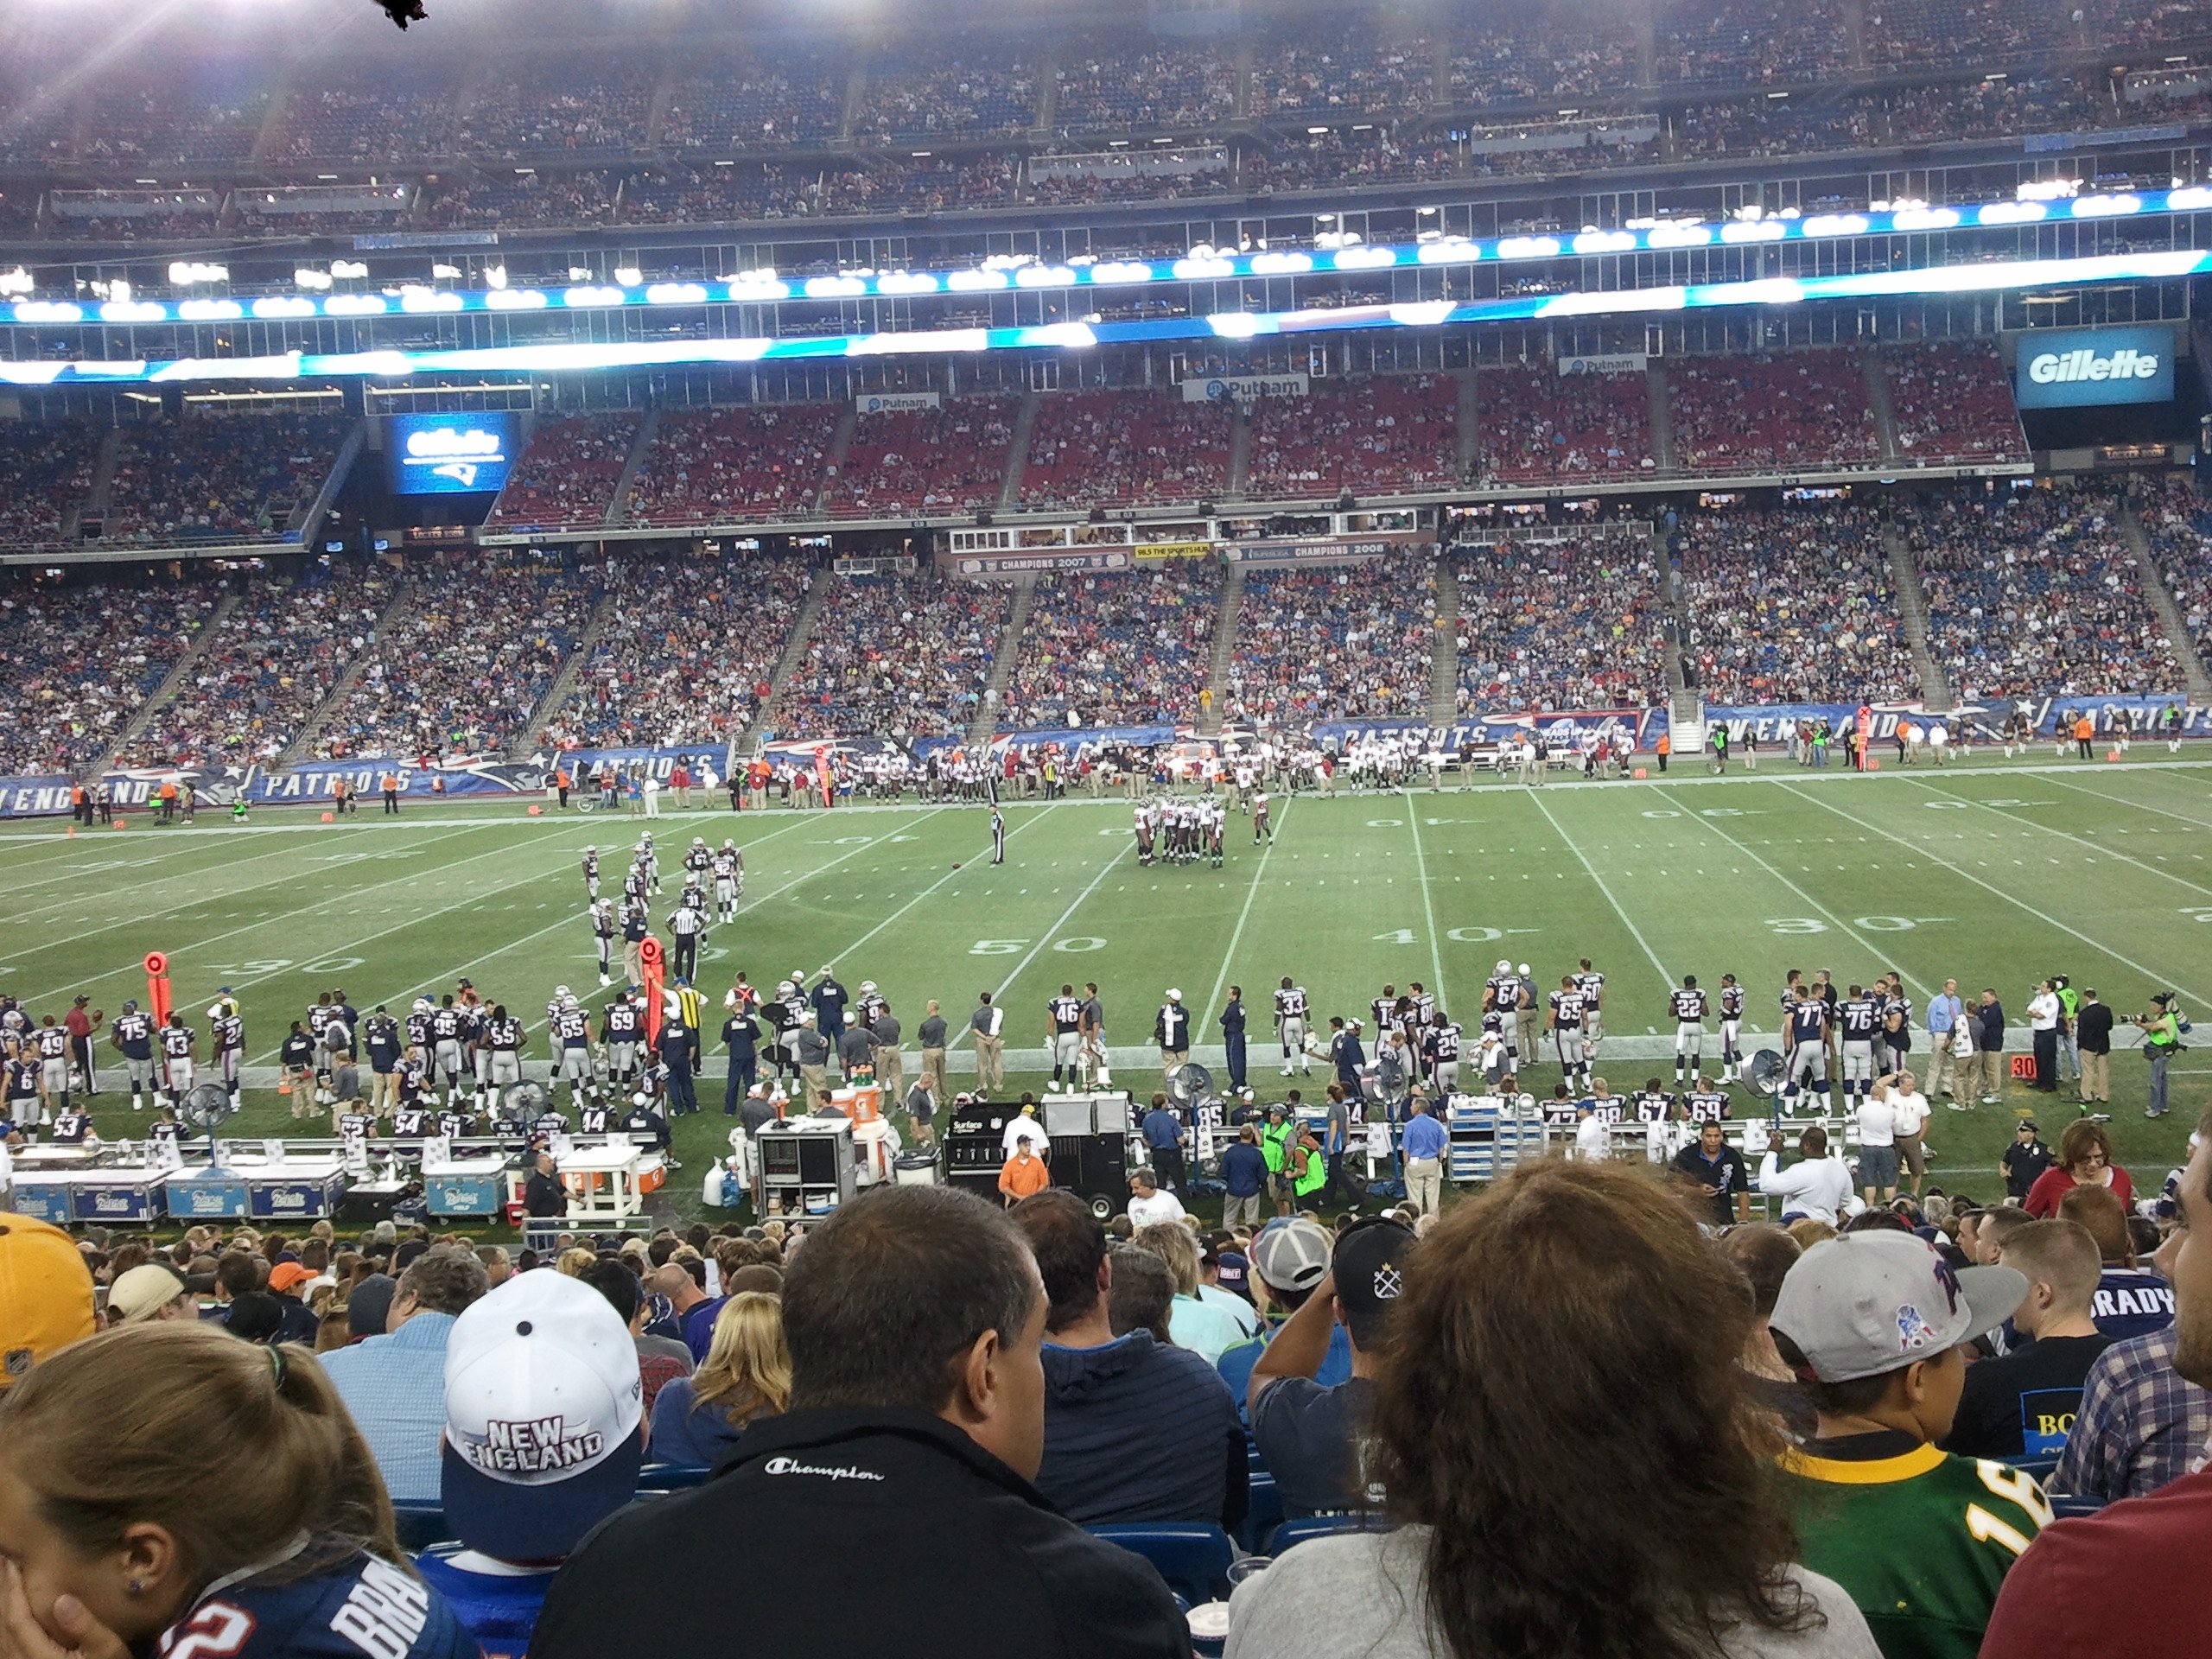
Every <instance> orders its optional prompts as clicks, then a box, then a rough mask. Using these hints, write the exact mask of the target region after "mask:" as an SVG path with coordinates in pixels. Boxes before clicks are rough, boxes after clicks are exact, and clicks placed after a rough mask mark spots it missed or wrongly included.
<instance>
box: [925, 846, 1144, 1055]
mask: <svg viewBox="0 0 2212 1659" xmlns="http://www.w3.org/2000/svg"><path fill="white" fill-rule="evenodd" d="M1136 844H1137V843H1136V837H1135V836H1130V837H1129V839H1128V840H1127V841H1125V842H1122V847H1121V850H1120V851H1119V852H1117V853H1116V854H1115V855H1114V856H1113V857H1111V858H1109V859H1108V860H1107V861H1106V862H1105V863H1104V864H1103V865H1101V866H1100V867H1099V870H1098V874H1096V875H1094V876H1092V877H1091V878H1090V886H1089V887H1085V888H1084V890H1083V891H1082V892H1081V893H1077V894H1076V896H1075V899H1074V900H1073V901H1072V902H1071V904H1070V905H1069V906H1068V907H1067V908H1066V909H1065V910H1064V911H1062V912H1060V919H1059V920H1058V921H1057V922H1054V923H1053V924H1052V926H1050V927H1048V928H1046V930H1045V933H1044V937H1043V938H1039V940H1038V941H1037V943H1036V944H1033V945H1031V946H1030V947H1029V954H1028V955H1027V956H1025V957H1022V959H1021V960H1020V962H1017V963H1014V971H1013V972H1012V973H1010V974H1008V975H1007V976H1006V977H1005V979H1003V980H1001V982H999V988H998V989H996V990H995V991H993V992H992V993H991V1001H993V1002H1002V1001H1005V1000H1006V994H1007V990H1008V989H1009V988H1011V987H1012V986H1013V984H1014V981H1016V980H1017V979H1020V977H1021V976H1022V972H1023V970H1024V969H1027V967H1028V966H1029V964H1030V963H1033V962H1034V961H1036V960H1037V953H1038V952H1039V951H1040V950H1043V949H1044V948H1045V947H1046V945H1048V944H1051V943H1052V936H1053V935H1054V934H1055V933H1057V932H1058V931H1060V930H1061V929H1062V928H1064V927H1065V926H1066V925H1068V918H1069V917H1071V916H1072V915H1074V914H1075V913H1076V912H1077V911H1078V910H1080V909H1082V908H1083V901H1084V899H1088V898H1090V895H1091V894H1092V893H1096V891H1097V890H1098V884H1099V883H1100V882H1101V881H1103V880H1105V879H1106V878H1107V877H1108V876H1109V875H1111V874H1113V873H1114V867H1115V866H1116V864H1119V863H1120V862H1121V861H1122V860H1123V859H1125V858H1127V857H1128V855H1129V849H1131V848H1132V847H1134V846H1135V845H1136ZM973 1030H974V1027H969V1029H968V1031H963V1032H962V1033H960V1036H959V1037H956V1038H954V1039H952V1041H951V1042H950V1044H948V1045H946V1046H947V1047H948V1048H957V1047H958V1046H960V1042H961V1039H962V1038H964V1037H966V1036H968V1035H969V1032H972V1031H973Z"/></svg>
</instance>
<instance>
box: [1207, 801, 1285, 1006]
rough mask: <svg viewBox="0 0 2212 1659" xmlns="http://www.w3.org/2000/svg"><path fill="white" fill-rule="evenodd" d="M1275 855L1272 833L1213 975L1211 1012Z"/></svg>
mask: <svg viewBox="0 0 2212 1659" xmlns="http://www.w3.org/2000/svg"><path fill="white" fill-rule="evenodd" d="M1282 816H1283V817H1285V818H1288V817H1290V803H1289V802H1288V801H1287V800H1286V801H1285V802H1284V803H1283V804H1282ZM1270 827H1271V828H1272V827H1273V826H1270ZM1274 855H1275V838H1274V836H1273V835H1270V836H1268V845H1267V849H1266V850H1265V851H1264V852H1262V854H1261V855H1260V863H1259V868H1256V869H1255V870H1254V871H1253V872H1252V885H1251V887H1249V889H1247V891H1246V892H1245V894H1244V908H1243V909H1242V910H1240V911H1238V912H1236V928H1235V930H1234V931H1232V932H1231V933H1230V936H1229V949H1228V950H1224V951H1223V952H1222V953H1221V971H1220V972H1219V973H1217V974H1216V975H1215V976H1213V990H1212V992H1211V995H1208V996H1207V998H1206V1008H1207V1010H1208V1011H1209V1012H1211V1010H1212V1009H1214V1008H1217V1007H1220V1006H1221V991H1222V987H1224V985H1226V984H1228V983H1229V969H1230V964H1231V963H1234V962H1235V961H1236V947H1237V946H1238V945H1240V944H1243V943H1244V924H1245V923H1246V922H1247V921H1249V920H1250V919H1251V915H1252V901H1253V900H1254V899H1256V898H1258V897H1259V896H1260V883H1261V881H1262V880H1263V879H1264V878H1265V877H1266V875H1267V874H1268V860H1269V859H1271V858H1273V857H1274Z"/></svg>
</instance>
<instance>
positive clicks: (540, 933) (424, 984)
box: [256, 807, 945, 1059]
mask: <svg viewBox="0 0 2212 1659" xmlns="http://www.w3.org/2000/svg"><path fill="white" fill-rule="evenodd" d="M909 810H912V809H909ZM944 810H945V809H944V808H943V807H938V809H937V811H935V812H929V813H925V814H924V815H923V817H921V818H920V819H918V820H917V821H916V822H918V823H926V822H927V821H928V820H929V819H931V818H933V817H936V816H937V813H938V812H942V811H944ZM813 821H814V820H813V815H812V814H807V815H805V816H804V817H794V818H793V819H792V820H791V823H787V824H785V826H784V828H783V829H771V830H770V831H769V832H768V833H767V834H766V835H765V836H761V837H760V840H759V841H749V842H746V846H747V848H748V849H750V848H753V847H758V846H760V845H762V844H763V843H765V842H771V841H773V840H774V839H775V838H776V837H777V836H780V835H782V834H784V833H785V830H789V829H798V827H799V826H800V825H801V824H804V823H812V822H813ZM889 839H890V836H888V835H887V834H886V835H882V836H876V837H875V838H874V840H871V841H869V842H866V843H865V844H863V845H861V846H858V847H855V848H854V849H852V850H851V851H850V852H846V853H841V854H839V855H837V856H836V858H833V859H831V860H830V861H829V862H828V863H827V864H817V865H816V866H815V867H814V868H811V869H809V870H807V871H805V872H804V874H799V875H795V876H793V877H792V878H791V880H788V881H786V882H785V883H784V885H783V886H782V887H777V888H775V889H773V890H772V891H771V892H768V893H762V894H761V895H760V897H759V898H758V899H753V901H752V902H751V903H750V904H747V905H743V906H740V907H739V910H738V913H739V914H740V915H743V914H745V913H746V912H747V911H751V910H758V909H759V908H760V906H762V905H765V904H766V903H767V902H768V901H769V900H770V899H774V898H777V897H778V896H779V895H781V894H783V893H789V892H790V891H791V889H792V888H793V887H798V886H800V885H802V884H803V883H805V882H808V881H810V880H813V879H814V878H815V877H816V876H817V875H820V874H823V873H824V872H825V871H828V870H833V869H835V868H836V867H837V866H838V865H840V864H842V863H843V862H844V861H846V860H847V859H849V858H851V857H853V856H855V855H856V854H860V853H864V852H866V851H868V848H870V847H880V846H881V845H882V844H883V843H884V842H886V841H888V840H889ZM576 919H577V918H575V917H574V916H563V917H560V918H556V920H553V921H550V922H548V923H546V924H545V925H544V926H543V927H541V928H538V929H537V930H536V931H532V932H529V933H525V934H524V935H523V936H522V937H521V938H514V939H509V940H508V941H507V942H506V943H505V944H501V945H498V946H495V947H494V948H493V949H492V950H487V951H486V952H485V953H484V954H483V955H482V956H480V957H471V958H470V959H469V960H468V961H467V962H464V963H458V964H456V965H455V966H454V967H453V968H452V969H450V970H448V972H445V973H442V974H440V975H438V976H436V977H435V978H432V979H426V980H423V981H420V982H417V983H416V984H413V985H410V986H409V987H408V988H406V989H405V990H404V991H402V992H400V993H399V994H398V995H396V996H391V997H387V998H385V1001H387V1002H409V1001H413V1000H414V999H415V997H416V996H417V995H420V994H421V993H422V992H423V991H427V990H430V989H433V988H435V987H437V986H440V985H442V984H444V983H446V982H448V981H449V980H453V979H457V978H459V977H460V976H461V974H462V973H463V972H465V971H466V970H467V969H472V968H480V967H482V966H483V965H484V964H485V963H487V962H490V961H492V960H493V959H494V958H495V957H503V956H505V954H506V953H507V952H508V951H510V950H516V949H518V948H519V947H520V946H523V945H525V944H534V943H535V942H536V941H537V940H539V939H542V938H544V937H545V936H546V935H547V934H548V933H550V932H551V931H553V930H554V929H556V928H558V927H574V926H575V925H576ZM274 1052H276V1051H275V1050H273V1049H272V1050H270V1051H269V1053H274ZM256 1058H260V1059H266V1058H268V1054H266V1053H264V1054H262V1055H258V1056H257V1057H256Z"/></svg>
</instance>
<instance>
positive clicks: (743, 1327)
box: [649, 1290, 791, 1468]
mask: <svg viewBox="0 0 2212 1659" xmlns="http://www.w3.org/2000/svg"><path fill="white" fill-rule="evenodd" d="M790 1407H791V1350H790V1349H789V1348H787V1347H785V1345H784V1299H783V1298H782V1297H780V1296H772V1295H770V1294H768V1293H767V1292H766V1291H762V1290H748V1291H741V1292H740V1293H739V1294H737V1295H734V1296H733V1297H731V1298H730V1299H729V1300H728V1301H726V1302H724V1303H723V1304H722V1306H721V1312H720V1313H716V1314H715V1333H714V1339H713V1341H712V1342H711V1343H710V1344H709V1345H708V1348H707V1357H706V1359H705V1360H704V1361H703V1362H702V1363H701V1364H700V1366H699V1369H698V1370H696V1371H694V1372H693V1373H692V1374H691V1375H690V1376H679V1377H674V1378H671V1380H670V1381H669V1382H667V1383H663V1384H662V1385H661V1390H660V1392H659V1393H658V1395H655V1396H654V1398H653V1420H652V1421H653V1426H652V1440H651V1441H650V1443H649V1444H650V1446H651V1451H652V1459H653V1461H654V1462H655V1463H677V1464H685V1465H692V1466H695V1467H699V1468H711V1467H713V1466H714V1465H715V1464H716V1463H719V1462H720V1461H721V1459H723V1458H725V1457H727V1456H728V1454H729V1452H730V1450H731V1448H732V1447H734V1446H736V1444H737V1440H738V1436H739V1435H740V1434H741V1433H744V1431H745V1426H746V1425H747V1423H749V1422H751V1421H753V1419H755V1418H756V1417H780V1416H781V1415H783V1414H784V1413H785V1411H786V1410H788V1409H789V1408H790Z"/></svg>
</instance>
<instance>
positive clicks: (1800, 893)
mask: <svg viewBox="0 0 2212 1659" xmlns="http://www.w3.org/2000/svg"><path fill="white" fill-rule="evenodd" d="M1659 792H1660V793H1661V794H1662V795H1665V796H1666V797H1667V798H1668V799H1669V800H1673V799H1674V797H1673V796H1672V795H1668V794H1667V791H1665V790H1664V789H1662V790H1661V791H1659ZM1675 804H1676V805H1677V806H1680V805H1681V803H1680V802H1676V803H1675ZM1691 816H1693V817H1695V816H1696V815H1695V814H1692V815H1691ZM1697 821H1698V822H1699V823H1701V824H1703V825H1704V826H1705V827H1706V828H1707V829H1710V830H1712V831H1713V834H1714V835H1716V836H1719V837H1720V838H1721V839H1722V840H1723V841H1725V842H1727V843H1728V844H1729V845H1730V846H1732V847H1733V848H1735V849H1736V850H1737V851H1738V852H1740V853H1742V854H1744V855H1745V856H1746V857H1748V858H1749V859H1751V861H1752V862H1753V863H1755V864H1757V865H1758V867H1759V868H1761V869H1763V870H1764V871H1766V872H1767V874H1770V875H1771V876H1772V877H1774V879H1775V880H1777V881H1779V882H1781V883H1782V885H1783V887H1787V888H1789V891H1790V892H1792V893H1796V895H1797V897H1798V898H1800V899H1803V900H1804V901H1805V903H1806V904H1807V905H1808V906H1811V907H1812V909H1813V911H1814V912H1815V914H1817V915H1821V916H1825V917H1827V919H1828V920H1829V921H1831V922H1834V924H1835V925H1837V926H1838V927H1839V928H1840V929H1842V930H1843V931H1844V932H1846V933H1847V934H1848V935H1850V936H1851V938H1852V940H1853V943H1855V944H1857V945H1858V946H1859V949H1860V950H1864V951H1866V954H1867V955H1868V957H1871V958H1872V960H1873V961H1874V962H1876V963H1880V962H1882V961H1884V960H1885V954H1884V953H1883V952H1882V951H1880V950H1877V949H1876V948H1875V947H1874V946H1873V945H1872V944H1868V943H1867V942H1866V936H1865V935H1864V934H1862V933H1861V932H1859V930H1858V929H1857V928H1855V927H1853V926H1852V925H1851V924H1850V923H1848V922H1847V921H1845V920H1844V919H1843V918H1842V917H1841V916H1840V915H1838V914H1837V913H1836V912H1834V911H1832V910H1830V909H1829V908H1828V907H1827V906H1826V905H1824V904H1822V903H1821V901H1820V900H1819V899H1815V898H1814V897H1813V895H1812V894H1811V893H1808V892H1806V891H1805V889H1804V888H1802V887H1799V886H1798V885H1797V884H1796V882H1795V881H1792V880H1790V879H1789V877H1788V876H1786V875H1784V874H1783V873H1782V872H1781V871H1780V870H1778V869H1777V868H1775V867H1774V866H1773V865H1771V864H1770V863H1768V862H1767V861H1766V860H1764V858H1761V857H1760V856H1759V855H1758V853H1756V852H1755V851H1753V850H1752V849H1751V848H1750V847H1747V846H1745V844H1744V843H1743V842H1740V841H1738V840H1737V839H1736V837H1735V836H1732V835H1730V834H1729V833H1728V832H1727V831H1726V829H1722V828H1721V827H1720V825H1719V823H1718V822H1717V821H1715V820H1714V819H1712V818H1707V817H1699V818H1698V820H1697ZM1906 977H1907V979H1908V980H1910V983H1911V984H1912V987H1913V988H1914V989H1916V990H1917V991H1918V992H1919V993H1920V994H1921V995H1922V996H1923V998H1929V997H1932V995H1933V993H1932V992H1931V991H1930V990H1929V987H1928V986H1927V985H1926V984H1924V983H1923V982H1921V981H1920V980H1917V979H1913V978H1912V976H1910V975H1907V976H1906Z"/></svg>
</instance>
